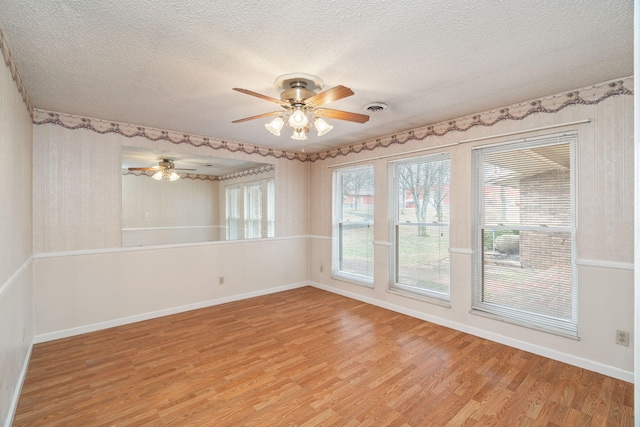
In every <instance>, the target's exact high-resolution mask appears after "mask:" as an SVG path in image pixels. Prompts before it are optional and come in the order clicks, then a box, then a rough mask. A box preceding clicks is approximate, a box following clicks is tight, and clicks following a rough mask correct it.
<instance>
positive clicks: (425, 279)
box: [392, 154, 451, 299]
mask: <svg viewBox="0 0 640 427" xmlns="http://www.w3.org/2000/svg"><path fill="white" fill-rule="evenodd" d="M450 177H451V168H450V161H449V159H448V158H447V157H445V155H442V154H439V155H436V156H430V157H428V158H421V159H418V160H415V161H413V162H404V163H399V164H397V165H395V178H396V183H397V189H396V194H395V199H394V200H395V203H396V213H395V221H396V223H395V227H394V231H395V238H394V241H395V252H396V253H395V255H396V263H395V267H394V268H395V280H394V283H393V284H392V286H394V287H398V288H400V289H402V290H405V291H409V292H416V293H422V294H431V295H430V296H433V297H436V298H440V299H448V297H449V217H450V211H451V209H450V206H451V203H450V197H449V192H450Z"/></svg>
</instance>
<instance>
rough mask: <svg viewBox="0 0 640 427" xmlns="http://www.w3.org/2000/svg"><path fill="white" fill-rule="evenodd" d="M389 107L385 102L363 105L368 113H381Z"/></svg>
mask: <svg viewBox="0 0 640 427" xmlns="http://www.w3.org/2000/svg"><path fill="white" fill-rule="evenodd" d="M387 108H389V106H388V105H387V104H385V103H384V102H372V103H370V104H367V105H365V106H364V107H362V109H363V110H364V111H366V112H367V113H381V112H383V111H384V110H386V109H387Z"/></svg>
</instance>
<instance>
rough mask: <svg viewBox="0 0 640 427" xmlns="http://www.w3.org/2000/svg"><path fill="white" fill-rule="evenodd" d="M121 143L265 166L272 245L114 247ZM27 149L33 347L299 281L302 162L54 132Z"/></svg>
mask: <svg viewBox="0 0 640 427" xmlns="http://www.w3.org/2000/svg"><path fill="white" fill-rule="evenodd" d="M92 122H93V123H98V122H100V121H99V120H96V119H92ZM123 145H128V146H139V147H144V148H155V149H158V150H165V151H172V152H185V153H193V154H200V155H212V156H215V157H227V158H233V159H242V160H252V161H258V162H260V163H273V164H274V165H275V182H276V238H275V239H263V240H250V241H238V242H235V241H234V242H206V243H191V244H184V245H171V246H155V247H149V248H129V249H125V248H122V247H121V246H122V243H126V242H123V241H122V239H121V225H122V224H123V220H122V213H121V212H122V208H121V206H122V203H121V191H122V178H121V173H122V169H121V147H122V146H123ZM34 150H35V153H34V157H35V161H36V165H35V170H34V180H35V183H34V223H35V224H36V226H35V230H34V242H35V243H34V244H35V253H36V255H35V256H34V257H35V260H34V263H33V264H34V266H33V269H34V301H35V334H36V336H37V338H36V339H37V341H43V340H49V339H54V338H58V337H61V336H68V335H74V334H77V333H82V332H86V331H89V330H94V329H96V328H102V327H108V326H113V325H116V324H122V323H126V322H131V321H137V320H142V319H145V318H150V317H154V316H158V315H164V314H168V313H172V312H176V311H180V310H185V309H192V308H198V307H202V306H206V305H211V304H217V303H220V302H224V301H228V300H230V299H234V298H241V297H247V296H253V295H259V294H262V293H267V292H273V291H277V290H282V289H287V288H290V287H295V286H300V285H302V284H306V283H307V279H308V258H307V247H308V241H307V231H308V223H309V213H308V212H309V211H308V199H307V196H306V195H307V194H308V191H309V173H308V171H309V164H308V163H304V162H300V161H298V160H288V159H285V158H282V159H276V158H273V157H263V156H261V155H258V154H246V153H242V152H231V151H226V150H212V149H211V148H207V147H195V146H192V145H188V144H173V143H171V142H169V141H166V140H165V141H152V140H149V139H146V138H144V137H133V138H127V137H125V136H122V135H119V134H116V133H108V134H101V133H98V132H94V131H91V130H87V129H76V130H72V129H67V128H65V127H63V126H60V125H57V124H42V125H38V124H36V125H35V126H34ZM135 179H143V180H144V179H148V178H138V177H136V178H135ZM149 181H153V183H154V184H158V182H156V181H154V180H150V179H149ZM176 183H180V181H177V182H172V183H169V185H175V184H176ZM160 184H162V183H160ZM174 188H177V187H174ZM301 200H302V201H303V202H300V201H301ZM293 201H295V205H296V209H295V210H292V209H290V206H291V205H292V203H293ZM216 214H217V212H216ZM213 216H215V214H214V215H213ZM220 276H224V278H225V284H224V285H222V286H220V285H218V280H219V277H220Z"/></svg>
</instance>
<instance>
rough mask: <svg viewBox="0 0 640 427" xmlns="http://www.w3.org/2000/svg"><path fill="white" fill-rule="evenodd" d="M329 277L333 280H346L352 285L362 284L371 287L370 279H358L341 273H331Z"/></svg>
mask: <svg viewBox="0 0 640 427" xmlns="http://www.w3.org/2000/svg"><path fill="white" fill-rule="evenodd" d="M331 278H332V279H333V280H340V281H341V282H347V283H351V284H353V285H358V286H364V287H365V288H371V289H373V280H371V281H366V280H359V279H358V278H356V277H354V276H347V275H342V274H332V275H331Z"/></svg>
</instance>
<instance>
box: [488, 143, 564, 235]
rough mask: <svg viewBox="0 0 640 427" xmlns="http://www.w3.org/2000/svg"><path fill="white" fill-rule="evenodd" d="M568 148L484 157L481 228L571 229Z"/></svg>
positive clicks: (553, 147) (530, 149) (542, 149)
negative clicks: (516, 226)
mask: <svg viewBox="0 0 640 427" xmlns="http://www.w3.org/2000/svg"><path fill="white" fill-rule="evenodd" d="M570 153H571V150H570V145H569V144H559V145H552V146H544V147H537V148H526V149H521V150H512V151H506V152H500V153H492V154H486V155H485V156H484V177H485V186H484V202H485V211H484V214H485V224H504V225H534V226H538V225H545V226H569V225H571V192H570V188H571V179H570V174H569V168H570Z"/></svg>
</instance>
